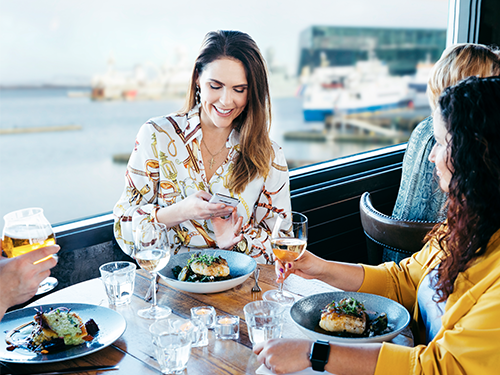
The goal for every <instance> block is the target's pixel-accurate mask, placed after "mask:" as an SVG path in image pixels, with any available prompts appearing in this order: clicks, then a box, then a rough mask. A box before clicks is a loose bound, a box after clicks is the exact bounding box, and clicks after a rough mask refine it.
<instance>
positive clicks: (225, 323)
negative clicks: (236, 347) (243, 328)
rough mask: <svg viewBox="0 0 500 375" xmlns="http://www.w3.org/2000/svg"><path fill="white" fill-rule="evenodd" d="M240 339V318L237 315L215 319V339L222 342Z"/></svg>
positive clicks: (221, 316)
mask: <svg viewBox="0 0 500 375" xmlns="http://www.w3.org/2000/svg"><path fill="white" fill-rule="evenodd" d="M239 337H240V317H239V316H236V315H219V316H217V318H216V319H215V338H216V339H220V340H236V339H238V338H239Z"/></svg>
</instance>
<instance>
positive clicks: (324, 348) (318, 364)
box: [309, 340, 330, 372]
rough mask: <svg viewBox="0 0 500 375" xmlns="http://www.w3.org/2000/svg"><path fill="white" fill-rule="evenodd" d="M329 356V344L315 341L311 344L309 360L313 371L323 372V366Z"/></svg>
mask: <svg viewBox="0 0 500 375" xmlns="http://www.w3.org/2000/svg"><path fill="white" fill-rule="evenodd" d="M329 356H330V343H329V342H328V341H324V340H317V341H316V342H315V343H314V344H312V348H311V355H310V357H309V360H310V361H311V364H312V369H313V370H314V371H321V372H324V371H325V365H326V364H327V363H328V357H329Z"/></svg>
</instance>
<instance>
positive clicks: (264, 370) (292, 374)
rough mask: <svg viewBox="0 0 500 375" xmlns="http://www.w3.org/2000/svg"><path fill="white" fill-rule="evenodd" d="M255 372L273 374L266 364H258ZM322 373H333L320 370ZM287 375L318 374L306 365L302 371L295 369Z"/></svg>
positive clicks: (262, 374) (258, 374)
mask: <svg viewBox="0 0 500 375" xmlns="http://www.w3.org/2000/svg"><path fill="white" fill-rule="evenodd" d="M255 374H257V375H267V374H270V375H271V374H274V372H272V371H271V370H269V369H268V368H267V367H266V366H264V365H260V367H259V368H258V369H257V370H256V371H255ZM322 374H326V375H328V374H330V375H333V374H332V373H331V372H328V371H325V372H322ZM288 375H318V372H317V371H314V370H313V369H312V368H310V367H308V368H306V369H305V370H302V371H297V372H290V373H289V374H288Z"/></svg>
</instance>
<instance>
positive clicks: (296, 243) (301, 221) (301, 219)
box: [262, 211, 308, 305]
mask: <svg viewBox="0 0 500 375" xmlns="http://www.w3.org/2000/svg"><path fill="white" fill-rule="evenodd" d="M284 220H285V219H284V218H283V217H282V216H281V215H280V216H279V217H278V219H277V220H276V223H275V224H274V228H273V233H272V235H271V246H272V248H273V253H274V256H275V257H276V258H278V259H279V260H281V261H282V262H283V263H289V262H293V261H294V260H295V259H297V258H299V257H300V256H301V255H302V254H303V253H304V251H305V250H306V246H307V221H308V220H307V217H306V216H305V215H303V214H301V213H299V212H294V211H292V226H291V228H290V229H289V230H286V231H282V230H281V225H282V223H283V221H284ZM278 285H279V287H278V289H273V290H268V291H267V292H265V293H264V294H263V295H262V299H264V300H265V301H273V302H278V303H280V304H282V305H291V304H292V303H294V302H295V299H294V298H293V296H292V295H291V294H290V293H288V292H284V291H283V283H279V284H278Z"/></svg>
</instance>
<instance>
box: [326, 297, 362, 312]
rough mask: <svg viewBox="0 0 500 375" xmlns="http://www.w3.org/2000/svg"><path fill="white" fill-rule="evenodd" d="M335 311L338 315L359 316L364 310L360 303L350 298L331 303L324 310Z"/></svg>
mask: <svg viewBox="0 0 500 375" xmlns="http://www.w3.org/2000/svg"><path fill="white" fill-rule="evenodd" d="M331 309H333V310H335V311H336V312H337V313H339V314H347V315H355V316H361V315H362V313H363V312H364V311H365V310H366V309H365V306H364V305H363V303H362V302H359V301H357V300H355V299H354V298H352V297H349V298H344V299H342V300H341V301H340V302H335V301H333V302H332V303H330V304H329V305H328V306H327V307H326V310H331Z"/></svg>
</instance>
